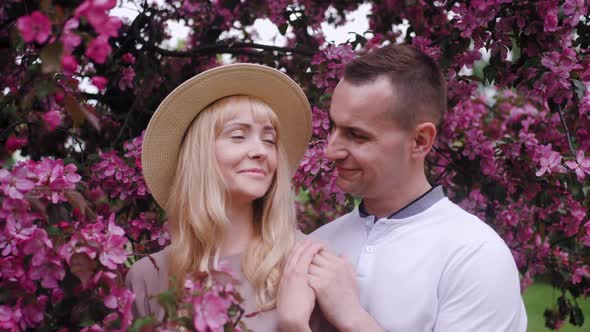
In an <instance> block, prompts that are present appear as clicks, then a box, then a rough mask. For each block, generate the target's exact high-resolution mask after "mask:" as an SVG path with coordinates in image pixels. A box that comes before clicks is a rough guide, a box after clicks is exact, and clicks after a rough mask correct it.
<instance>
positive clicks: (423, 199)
mask: <svg viewBox="0 0 590 332" xmlns="http://www.w3.org/2000/svg"><path fill="white" fill-rule="evenodd" d="M443 198H445V193H444V192H443V189H442V186H436V187H432V188H431V189H430V190H428V191H427V192H425V193H424V194H422V195H421V196H420V197H418V198H416V199H415V200H413V201H411V202H410V203H408V204H406V205H405V206H404V207H402V208H401V209H399V210H397V211H395V212H393V213H392V214H390V215H389V217H387V219H404V218H408V217H411V216H414V215H417V214H419V213H421V212H424V211H426V210H427V209H428V208H429V207H431V206H433V205H434V204H435V203H436V202H438V201H440V200H441V199H443ZM358 211H359V215H360V217H361V218H367V217H369V216H370V214H369V213H368V212H367V210H366V209H365V204H364V202H361V204H360V205H359V208H358Z"/></svg>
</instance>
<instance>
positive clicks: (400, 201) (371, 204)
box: [363, 177, 432, 219]
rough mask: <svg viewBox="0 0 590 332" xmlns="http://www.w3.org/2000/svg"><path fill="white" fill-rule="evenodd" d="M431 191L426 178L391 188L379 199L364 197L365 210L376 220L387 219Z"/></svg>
mask: <svg viewBox="0 0 590 332" xmlns="http://www.w3.org/2000/svg"><path fill="white" fill-rule="evenodd" d="M430 189H432V186H431V185H430V184H429V183H428V181H427V180H426V177H423V178H420V179H419V180H418V181H415V182H413V183H411V184H408V185H406V186H398V187H396V188H392V190H390V191H388V192H387V193H385V194H383V195H380V196H379V197H364V198H363V205H364V208H365V210H366V211H367V212H368V213H369V214H371V215H374V216H375V217H376V218H378V219H380V218H387V217H389V216H390V215H391V214H392V213H395V212H396V211H399V210H400V209H402V208H403V207H405V206H406V205H408V204H410V203H411V202H412V201H414V200H416V199H417V198H418V197H420V196H422V195H423V194H424V193H426V192H427V191H429V190H430Z"/></svg>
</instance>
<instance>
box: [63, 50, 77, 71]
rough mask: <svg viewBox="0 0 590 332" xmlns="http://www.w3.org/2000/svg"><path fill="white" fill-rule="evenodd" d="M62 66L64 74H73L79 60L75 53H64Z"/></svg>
mask: <svg viewBox="0 0 590 332" xmlns="http://www.w3.org/2000/svg"><path fill="white" fill-rule="evenodd" d="M61 67H62V68H63V72H64V74H66V75H68V76H71V75H73V74H74V73H75V72H76V70H77V69H78V61H77V60H76V58H75V57H74V56H73V55H67V54H66V55H64V56H63V57H62V58H61Z"/></svg>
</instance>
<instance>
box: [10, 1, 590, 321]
mask: <svg viewBox="0 0 590 332" xmlns="http://www.w3.org/2000/svg"><path fill="white" fill-rule="evenodd" d="M370 3H371V6H372V14H370V15H369V16H368V21H369V25H370V32H367V33H365V34H362V35H359V34H351V36H350V39H349V41H348V42H346V43H344V44H341V45H334V44H331V43H329V42H327V41H326V40H325V36H324V33H323V31H322V26H321V23H323V22H326V23H328V24H331V25H336V26H338V25H342V24H343V23H345V22H346V19H345V14H346V13H347V12H350V11H353V10H355V9H356V8H358V6H359V4H360V2H358V1H349V0H340V1H311V0H298V1H285V0H278V1H237V0H225V1H222V0H217V1H206V2H200V1H196V0H195V1H192V0H169V1H167V2H166V3H164V4H152V3H148V2H147V1H136V3H135V4H133V3H131V2H124V5H125V6H128V7H129V6H131V7H133V8H136V9H137V11H138V14H137V16H136V17H135V18H133V19H132V20H122V19H120V18H118V17H114V16H111V15H110V12H109V11H110V10H111V9H112V8H113V7H115V6H116V1H115V0H83V1H82V0H78V1H61V0H42V1H25V0H5V1H2V3H1V4H0V59H1V61H0V88H1V89H2V90H1V93H0V124H1V126H0V128H1V131H0V160H1V161H0V163H1V164H2V169H1V170H0V204H1V205H0V206H1V208H0V328H2V329H9V330H15V331H16V330H24V329H27V328H33V327H37V326H40V325H43V326H48V327H50V328H51V329H60V328H62V330H63V331H65V330H67V329H66V328H65V327H66V326H68V327H77V329H84V330H87V331H100V330H102V329H108V330H126V329H128V328H129V327H130V326H131V325H132V324H133V317H132V315H131V312H130V306H131V303H132V301H133V294H132V293H131V292H130V291H129V290H128V289H126V288H125V287H123V286H122V276H123V275H124V273H125V271H126V269H127V268H128V266H129V265H130V264H131V263H132V262H133V261H134V260H136V259H138V258H140V257H142V256H144V255H146V254H147V253H150V252H153V251H155V250H158V249H160V248H162V247H163V246H164V245H166V244H167V242H168V241H169V238H168V235H167V234H168V233H167V231H166V223H165V216H164V215H163V213H162V211H161V210H160V209H159V208H158V207H157V205H156V204H155V202H154V200H153V199H152V198H151V196H150V194H149V192H148V191H147V189H146V187H145V183H144V181H143V179H142V176H141V161H140V152H141V133H142V131H143V129H144V128H145V127H146V124H147V122H148V121H149V118H150V116H151V114H152V113H153V111H154V110H155V109H156V107H157V105H158V104H159V102H160V101H161V100H162V99H163V98H164V97H165V96H166V95H167V94H168V93H169V92H170V91H171V90H172V89H173V88H174V87H176V86H177V85H179V84H180V83H181V82H183V81H184V80H186V79H188V78H189V77H192V76H193V75H195V74H197V73H199V72H201V71H203V70H206V69H208V68H211V67H214V66H217V65H220V64H221V62H222V61H221V59H231V60H230V61H246V62H258V63H264V64H267V65H269V66H272V67H277V68H281V69H282V70H284V71H286V72H287V73H288V74H289V75H290V76H291V77H293V78H294V79H295V80H296V81H297V82H298V83H300V84H301V86H302V87H303V88H304V89H305V91H306V93H307V95H308V97H309V99H310V101H311V103H312V105H313V139H312V141H311V142H310V145H309V149H308V151H307V153H306V154H305V157H304V159H303V161H302V163H301V166H300V168H299V171H298V172H297V174H296V176H295V178H294V187H295V189H296V190H297V192H298V193H299V197H300V198H301V203H300V204H299V216H300V222H301V227H302V228H303V229H304V230H306V231H310V230H313V229H314V228H316V227H318V225H321V224H323V223H325V222H328V221H329V220H331V219H333V218H334V217H335V216H337V215H339V214H341V213H343V212H344V211H347V210H348V209H350V207H351V206H352V204H353V201H352V200H351V199H350V198H349V197H347V196H346V195H344V194H343V193H342V192H339V191H338V189H337V188H336V187H335V185H334V172H333V166H332V165H331V164H330V163H329V162H328V161H327V160H326V158H325V156H324V152H325V147H326V137H327V134H328V122H329V121H328V116H327V109H328V107H329V97H330V94H331V92H332V91H333V89H334V87H335V85H336V83H337V82H338V79H339V78H341V75H342V68H343V65H344V64H345V63H346V62H347V61H348V60H350V59H351V58H352V57H353V56H355V54H356V53H358V52H362V51H366V50H369V49H371V48H373V47H378V46H380V45H382V44H384V43H396V42H404V43H410V44H413V45H415V46H416V47H418V48H420V49H421V50H423V51H424V52H425V53H427V54H428V55H430V56H431V57H433V58H434V59H436V60H437V61H438V62H439V63H440V65H441V67H442V68H443V70H444V72H445V74H446V76H447V78H448V87H449V96H448V97H449V98H448V105H449V108H448V109H449V111H448V114H447V115H446V118H445V122H444V124H443V126H442V130H441V133H440V139H439V141H438V143H437V144H436V146H435V149H434V151H433V153H432V155H431V156H430V157H429V167H428V168H429V174H430V176H431V180H432V181H433V182H439V183H442V184H443V185H444V187H445V189H446V191H447V194H448V195H449V197H450V198H451V199H452V200H453V201H455V202H458V203H459V204H461V205H462V206H463V207H464V208H466V209H467V210H469V211H471V212H472V213H474V214H477V215H478V216H479V217H480V218H482V219H483V220H485V221H486V222H487V223H489V224H490V225H491V226H492V227H494V228H495V229H496V231H498V233H499V234H500V235H501V236H502V237H503V238H504V239H505V241H506V242H507V244H508V246H509V247H510V248H511V250H512V253H513V255H514V257H515V259H516V262H517V265H518V268H519V270H520V271H521V273H522V285H523V288H526V286H528V285H529V284H530V283H531V282H532V280H533V278H534V277H535V276H544V277H545V278H547V280H549V281H550V282H551V283H552V285H553V286H554V287H555V288H556V289H557V290H558V294H560V296H559V297H558V298H557V299H556V301H555V303H554V304H548V306H549V308H548V309H547V311H546V313H545V317H546V322H547V325H548V326H550V327H552V328H559V326H560V325H561V324H562V323H563V322H564V321H565V320H569V321H570V322H571V323H573V324H575V325H582V324H583V314H582V312H581V310H580V308H579V306H578V305H577V302H576V299H578V298H580V297H586V296H587V295H588V294H589V293H590V267H589V264H590V258H589V257H590V255H589V253H590V248H589V247H590V223H589V222H588V220H589V219H588V207H589V205H590V200H589V198H588V195H589V190H590V186H589V184H590V182H589V181H588V178H589V176H590V91H589V89H588V87H589V83H590V53H589V52H588V45H589V44H590V21H589V19H590V17H589V16H588V5H587V3H586V2H585V1H583V0H565V1H563V0H539V1H508V0H486V1H483V0H472V1H469V2H465V1H451V0H446V1H434V2H433V1H425V0H391V1H375V2H370ZM258 18H267V19H269V20H270V21H271V22H272V23H274V24H275V25H276V26H277V27H278V30H279V32H280V34H281V35H283V36H284V37H285V39H286V43H285V45H280V46H276V45H273V46H269V45H263V44H259V43H257V42H256V31H254V30H252V25H253V23H254V21H255V20H256V19H258ZM170 22H183V23H184V24H186V25H187V26H188V27H189V28H190V32H189V35H188V37H187V38H186V40H185V41H184V43H183V44H182V46H181V47H178V48H176V49H169V48H166V47H164V46H163V45H164V44H165V42H166V41H168V40H170V38H171V36H170V34H169V32H168V31H167V29H166V27H167V24H168V23H170ZM402 27H405V29H402ZM228 32H231V33H228ZM222 54H223V55H226V57H224V58H222V57H219V55H222ZM15 151H18V152H19V154H20V155H21V156H23V157H24V160H22V158H21V159H19V158H16V159H15V157H14V156H15V154H14V153H15ZM18 160H20V161H18ZM195 329H197V324H196V321H195Z"/></svg>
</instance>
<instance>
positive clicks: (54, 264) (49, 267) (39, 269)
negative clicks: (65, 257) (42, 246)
mask: <svg viewBox="0 0 590 332" xmlns="http://www.w3.org/2000/svg"><path fill="white" fill-rule="evenodd" d="M65 275H66V271H65V269H64V267H63V264H62V262H61V261H60V260H59V259H58V258H55V257H48V258H47V259H45V260H44V261H43V263H42V264H41V265H38V266H32V267H31V269H30V270H29V277H30V278H31V279H32V280H41V285H42V286H43V287H44V288H47V289H53V288H57V287H59V284H58V281H60V280H62V279H63V278H64V277H65Z"/></svg>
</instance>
